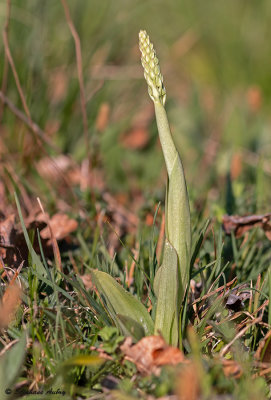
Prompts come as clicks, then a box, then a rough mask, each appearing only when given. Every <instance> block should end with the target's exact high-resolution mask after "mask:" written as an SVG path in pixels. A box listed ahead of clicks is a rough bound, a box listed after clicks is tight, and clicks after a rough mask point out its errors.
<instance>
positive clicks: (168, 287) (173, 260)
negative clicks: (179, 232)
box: [154, 240, 179, 346]
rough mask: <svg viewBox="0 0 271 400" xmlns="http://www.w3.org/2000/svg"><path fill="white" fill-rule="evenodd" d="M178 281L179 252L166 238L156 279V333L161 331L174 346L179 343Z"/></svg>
mask: <svg viewBox="0 0 271 400" xmlns="http://www.w3.org/2000/svg"><path fill="white" fill-rule="evenodd" d="M178 282H179V278H178V257H177V253H176V251H175V249H174V248H173V247H172V246H171V244H170V243H169V241H168V240H166V242H165V248H164V257H163V263H162V265H161V267H160V268H159V269H158V271H157V273H156V276H155V281H154V285H155V286H154V287H155V292H156V296H157V306H156V317H155V324H154V333H155V334H159V333H161V334H162V335H163V337H164V339H165V340H166V342H167V343H169V344H171V345H173V346H177V344H178V316H179V307H178V301H177V300H178Z"/></svg>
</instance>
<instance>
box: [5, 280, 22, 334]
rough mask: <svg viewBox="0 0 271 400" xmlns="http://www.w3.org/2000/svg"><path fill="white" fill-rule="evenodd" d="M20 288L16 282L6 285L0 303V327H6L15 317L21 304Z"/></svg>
mask: <svg viewBox="0 0 271 400" xmlns="http://www.w3.org/2000/svg"><path fill="white" fill-rule="evenodd" d="M21 295H22V290H21V288H20V286H19V285H17V284H16V283H11V284H9V286H8V287H7V289H6V291H5V293H4V295H3V297H2V302H1V303H0V328H6V327H8V326H9V325H10V323H11V322H12V320H13V319H14V317H15V314H16V311H17V309H18V307H19V306H20V304H21Z"/></svg>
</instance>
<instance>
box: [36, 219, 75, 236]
mask: <svg viewBox="0 0 271 400" xmlns="http://www.w3.org/2000/svg"><path fill="white" fill-rule="evenodd" d="M50 227H51V229H52V232H53V235H54V237H55V238H56V240H61V239H64V238H65V237H67V236H68V235H69V234H70V233H72V232H74V231H75V230H76V229H77V227H78V222H77V221H76V220H75V219H72V218H70V217H68V215H66V214H62V213H58V214H55V215H53V217H52V218H50ZM40 236H41V237H42V238H43V239H51V234H50V229H49V227H48V226H47V227H46V228H44V229H42V231H41V232H40Z"/></svg>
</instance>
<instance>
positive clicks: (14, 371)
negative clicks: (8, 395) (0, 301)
mask: <svg viewBox="0 0 271 400" xmlns="http://www.w3.org/2000/svg"><path fill="white" fill-rule="evenodd" d="M25 351H26V332H24V333H23V334H22V336H21V338H20V340H19V342H18V343H16V344H15V345H14V346H13V347H12V348H11V349H10V350H8V351H7V352H6V353H5V354H4V355H3V356H2V357H1V358H0V393H1V391H2V389H7V388H8V389H11V388H12V385H13V384H14V383H15V381H16V378H17V377H18V375H19V373H20V370H21V367H22V364H23V362H24V358H25ZM1 395H2V396H3V397H1ZM0 398H1V399H2V398H5V397H4V393H1V394H0Z"/></svg>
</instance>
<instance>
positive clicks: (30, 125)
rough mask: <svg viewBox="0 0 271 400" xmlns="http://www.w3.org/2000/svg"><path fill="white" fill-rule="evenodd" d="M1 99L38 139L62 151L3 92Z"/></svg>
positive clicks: (0, 93) (0, 92) (1, 92)
mask: <svg viewBox="0 0 271 400" xmlns="http://www.w3.org/2000/svg"><path fill="white" fill-rule="evenodd" d="M0 99H1V100H2V104H6V105H7V106H8V108H9V109H10V111H12V112H13V114H14V115H16V117H17V118H18V119H20V120H21V121H22V122H24V123H25V124H26V125H27V126H28V128H29V129H31V130H32V132H33V133H35V134H36V135H38V137H39V138H40V139H41V140H42V141H43V142H44V143H46V144H48V145H49V146H51V147H52V148H53V149H54V150H56V151H60V149H59V148H58V147H56V145H55V144H54V143H53V142H52V141H51V139H50V138H48V136H47V135H46V133H45V132H44V131H43V130H42V129H41V128H40V127H39V126H38V125H37V124H36V123H35V122H34V121H33V120H32V119H31V118H30V117H28V116H26V115H24V114H23V113H22V111H20V110H19V109H18V108H17V107H16V106H15V105H14V104H13V103H12V102H11V101H10V99H9V98H8V97H7V96H5V94H4V93H3V91H0Z"/></svg>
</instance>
